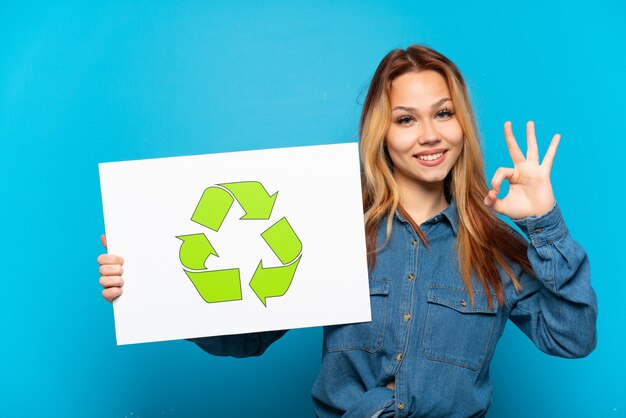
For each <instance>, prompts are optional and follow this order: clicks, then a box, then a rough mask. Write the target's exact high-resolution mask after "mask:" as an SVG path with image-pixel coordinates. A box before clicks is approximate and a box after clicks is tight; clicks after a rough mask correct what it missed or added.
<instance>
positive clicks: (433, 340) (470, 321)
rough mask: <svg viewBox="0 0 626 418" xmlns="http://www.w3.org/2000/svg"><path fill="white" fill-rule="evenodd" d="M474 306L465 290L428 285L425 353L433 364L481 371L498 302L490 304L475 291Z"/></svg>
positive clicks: (490, 337) (491, 333)
mask: <svg viewBox="0 0 626 418" xmlns="http://www.w3.org/2000/svg"><path fill="white" fill-rule="evenodd" d="M474 301H475V303H474V305H472V304H471V301H470V299H469V295H468V294H467V293H466V292H465V290H464V289H456V288H451V287H446V286H437V285H429V289H428V308H427V312H426V320H425V324H424V335H423V337H422V353H423V354H424V356H425V357H426V358H428V359H430V360H435V361H441V362H445V363H451V364H455V365H457V366H460V367H465V368H468V369H471V370H478V369H480V368H481V366H482V364H483V361H484V359H485V357H486V356H487V353H488V350H490V348H491V347H492V343H491V342H492V338H493V335H494V329H495V325H496V318H497V313H498V299H497V298H496V296H495V295H494V296H492V304H493V306H492V307H491V308H490V307H489V306H488V303H487V294H486V293H485V292H482V291H479V290H478V289H475V290H474Z"/></svg>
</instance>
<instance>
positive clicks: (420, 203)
mask: <svg viewBox="0 0 626 418" xmlns="http://www.w3.org/2000/svg"><path fill="white" fill-rule="evenodd" d="M397 184H398V188H399V189H400V204H401V205H402V208H403V209H404V210H405V211H406V212H407V213H408V214H409V215H410V216H411V218H412V219H413V221H415V223H417V224H418V225H420V224H421V223H422V222H424V221H426V220H428V219H430V218H432V217H433V216H435V215H436V214H438V213H439V212H441V211H442V210H444V209H445V208H447V207H448V201H447V200H446V198H445V195H444V193H443V181H442V182H437V183H417V182H415V181H410V182H406V183H405V182H402V181H401V182H397Z"/></svg>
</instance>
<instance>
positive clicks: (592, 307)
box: [192, 201, 597, 418]
mask: <svg viewBox="0 0 626 418" xmlns="http://www.w3.org/2000/svg"><path fill="white" fill-rule="evenodd" d="M514 222H515V223H516V225H518V226H519V227H520V229H521V230H522V231H523V232H524V233H525V234H526V235H527V236H528V238H529V239H530V245H529V247H528V257H529V260H530V262H531V265H532V267H533V271H534V272H535V274H536V276H537V279H535V278H531V277H529V276H528V275H527V274H525V273H522V272H521V268H520V267H519V266H518V265H516V264H513V268H514V272H515V273H516V276H517V277H519V281H520V284H521V285H522V290H521V292H516V291H515V288H514V287H513V284H512V282H511V280H510V278H509V277H508V275H507V274H506V273H504V271H501V275H502V279H503V281H504V284H505V292H504V295H505V301H506V303H505V304H504V305H503V306H501V305H500V304H498V301H497V298H496V297H495V295H493V297H492V300H493V306H492V307H489V306H488V303H487V295H486V293H485V292H484V290H483V287H482V285H481V284H480V283H478V282H475V283H474V298H475V303H474V305H472V304H471V302H470V299H469V296H468V294H467V293H466V291H465V289H464V287H463V281H462V279H461V274H460V272H459V266H458V262H457V256H456V250H455V245H454V244H455V240H456V234H457V228H458V217H457V212H456V205H455V202H454V201H453V202H451V203H450V205H449V206H448V207H447V208H446V209H445V210H444V211H442V212H441V213H439V214H437V215H435V216H433V217H432V218H430V219H429V220H427V221H425V222H424V223H422V224H421V225H420V228H421V229H422V230H423V231H424V233H425V234H426V236H427V238H428V241H429V246H430V248H427V247H425V246H424V245H423V243H422V242H421V240H420V239H419V237H418V235H417V233H416V232H415V230H414V229H413V228H412V226H411V224H410V223H409V222H408V221H407V220H406V219H404V218H403V217H402V215H400V214H399V213H396V214H395V216H394V219H393V232H392V235H391V238H390V240H389V242H388V243H387V245H386V246H385V247H384V248H383V249H382V251H380V252H379V253H378V255H377V260H376V266H375V267H374V268H373V269H372V270H371V271H370V277H369V284H370V302H371V307H372V321H371V322H364V323H358V324H347V325H335V326H326V327H325V328H324V343H323V354H322V366H321V370H320V374H319V376H318V378H317V380H316V382H315V384H314V386H313V390H312V397H313V406H314V409H315V412H316V414H317V415H318V416H320V417H339V416H345V417H367V418H369V417H381V418H382V417H390V416H396V417H481V416H484V415H485V414H486V413H487V410H488V408H489V405H490V402H491V384H490V381H489V364H490V362H491V359H492V357H493V353H494V350H495V347H496V343H497V342H498V340H499V338H500V336H501V335H502V332H503V330H504V327H505V325H506V323H507V320H508V319H511V321H513V323H515V325H517V326H518V327H519V328H520V329H521V330H522V331H523V332H524V333H525V334H526V335H527V336H528V337H529V338H530V339H531V340H532V341H533V342H534V343H535V345H536V346H537V347H538V348H539V349H540V350H542V351H544V352H546V353H548V354H552V355H556V356H561V357H569V358H577V357H584V356H586V355H588V354H589V353H590V352H591V351H592V350H593V349H594V348H595V345H596V316H597V302H596V296H595V293H594V291H593V289H592V288H591V284H590V272H589V261H588V258H587V255H586V253H585V251H584V250H583V249H582V248H581V247H580V245H578V244H577V243H576V242H575V241H574V240H573V239H572V237H571V236H570V234H569V232H568V230H567V228H566V226H565V223H564V222H563V218H562V216H561V212H560V210H559V207H558V205H557V204H555V205H554V207H553V208H552V209H551V210H550V211H549V212H548V213H546V214H545V215H543V216H541V217H534V216H531V217H529V218H525V219H521V220H514ZM384 234H385V222H382V223H381V227H380V229H379V231H378V242H379V243H382V242H384V238H385V236H384ZM520 273H521V275H520ZM285 332H286V331H274V332H264V333H253V334H244V335H235V336H226V337H210V338H201V339H194V340H192V341H194V342H196V343H197V344H198V345H199V346H200V347H201V348H203V349H204V350H205V351H208V352H209V353H212V354H216V355H231V356H235V357H245V356H251V355H260V354H261V353H263V352H264V351H265V349H267V347H268V346H269V345H270V344H271V343H272V342H274V341H275V340H277V339H278V338H280V337H281V336H282V335H283V334H284V333H285ZM391 380H395V386H396V388H395V390H390V389H388V388H386V387H385V385H386V384H387V383H388V382H389V381H391Z"/></svg>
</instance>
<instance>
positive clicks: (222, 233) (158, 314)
mask: <svg viewBox="0 0 626 418" xmlns="http://www.w3.org/2000/svg"><path fill="white" fill-rule="evenodd" d="M99 170H100V185H101V191H102V205H103V211H104V221H105V229H106V234H107V241H108V252H109V253H110V254H116V255H121V256H123V257H124V260H125V264H124V282H125V284H124V293H123V294H122V295H121V296H120V297H119V298H118V299H117V300H116V301H115V302H114V303H113V307H114V315H115V331H116V336H117V343H118V344H131V343H140V342H151V341H164V340H174V339H183V338H194V337H204V336H214V335H228V334H240V333H248V332H256V331H268V330H278V329H292V328H301V327H312V326H320V325H332V324H341V323H352V322H364V321H370V320H371V311H370V303H369V286H368V275H367V262H366V250H365V234H364V228H363V207H362V203H361V202H362V198H361V186H360V174H359V158H358V146H357V143H346V144H333V145H319V146H307V147H295V148H279V149H268V150H258V151H244V152H231V153H222V154H208V155H197V156H188V157H173V158H158V159H149V160H138V161H124V162H112V163H101V164H99ZM229 202H230V203H229ZM207 255H208V258H206V256H207ZM205 258H206V259H205Z"/></svg>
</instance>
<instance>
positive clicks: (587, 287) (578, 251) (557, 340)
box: [509, 202, 598, 358]
mask: <svg viewBox="0 0 626 418" xmlns="http://www.w3.org/2000/svg"><path fill="white" fill-rule="evenodd" d="M513 222H515V224H516V225H517V226H518V227H519V228H520V229H521V230H522V232H524V234H526V236H527V237H528V238H529V239H530V243H529V245H528V259H529V261H530V264H531V266H532V268H533V271H534V273H535V275H536V278H533V277H530V276H529V275H528V274H526V273H525V272H522V273H521V275H520V284H521V285H522V290H521V292H519V293H516V294H515V295H514V296H513V300H514V301H513V303H512V304H511V305H510V306H509V307H510V309H511V312H510V316H509V318H510V319H511V320H512V321H513V323H515V325H517V326H518V327H519V328H520V329H521V330H522V331H523V332H524V333H525V334H526V335H527V336H528V337H529V338H530V339H531V340H532V341H533V342H534V344H535V345H536V346H537V347H538V348H539V349H540V350H542V351H544V352H546V353H548V354H551V355H555V356H559V357H568V358H580V357H585V356H587V355H588V354H589V353H591V352H592V351H593V349H594V348H595V347H596V343H597V337H596V319H597V312H598V304H597V299H596V294H595V292H594V290H593V288H592V287H591V281H590V280H591V279H590V265H589V259H588V257H587V253H586V252H585V250H584V249H583V248H582V247H581V246H580V245H579V244H578V243H577V242H576V241H574V239H573V238H572V237H571V236H570V234H569V231H568V229H567V227H566V225H565V222H564V220H563V217H562V215H561V211H560V209H559V207H558V205H557V204H556V202H555V204H554V206H553V207H552V209H551V210H550V211H549V212H548V213H546V214H544V215H542V216H540V217H536V216H530V217H528V218H524V219H513Z"/></svg>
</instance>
